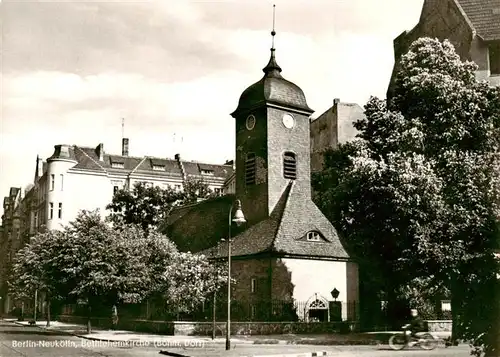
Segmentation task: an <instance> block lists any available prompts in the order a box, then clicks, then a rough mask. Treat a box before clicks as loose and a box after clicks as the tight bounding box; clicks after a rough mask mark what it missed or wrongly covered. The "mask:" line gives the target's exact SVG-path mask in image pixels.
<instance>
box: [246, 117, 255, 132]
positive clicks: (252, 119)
mask: <svg viewBox="0 0 500 357" xmlns="http://www.w3.org/2000/svg"><path fill="white" fill-rule="evenodd" d="M254 127H255V117H254V116H253V115H249V116H248V118H247V129H248V130H252V129H253V128H254Z"/></svg>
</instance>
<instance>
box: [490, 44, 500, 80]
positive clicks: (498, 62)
mask: <svg viewBox="0 0 500 357" xmlns="http://www.w3.org/2000/svg"><path fill="white" fill-rule="evenodd" d="M488 52H489V57H490V74H491V75H492V76H498V75H500V44H492V45H490V46H489V51H488Z"/></svg>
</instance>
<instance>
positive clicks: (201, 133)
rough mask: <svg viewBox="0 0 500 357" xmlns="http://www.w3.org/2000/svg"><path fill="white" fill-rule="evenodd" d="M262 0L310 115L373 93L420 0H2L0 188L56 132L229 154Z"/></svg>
mask: <svg viewBox="0 0 500 357" xmlns="http://www.w3.org/2000/svg"><path fill="white" fill-rule="evenodd" d="M273 4H276V18H275V30H276V33H277V34H276V36H275V47H276V59H277V62H278V64H279V65H280V67H281V68H282V69H283V71H282V75H283V77H284V78H286V79H287V80H290V81H292V82H294V83H296V84H297V85H299V86H300V87H301V88H302V90H303V91H304V93H305V95H306V98H307V102H308V104H309V106H310V107H311V108H312V109H313V110H315V113H314V114H313V117H317V116H318V115H320V114H321V113H323V112H324V111H325V110H327V109H328V108H330V107H331V106H332V102H333V99H334V98H340V100H341V102H350V103H358V104H359V105H361V106H363V105H364V104H365V103H366V101H367V100H368V99H369V97H370V96H371V95H374V96H378V97H381V98H384V97H385V92H386V90H387V86H388V83H389V78H390V75H391V71H392V67H393V64H394V54H393V53H394V52H393V47H392V44H393V39H394V38H395V37H396V36H398V35H399V34H400V33H401V32H403V31H404V30H410V29H411V28H413V27H414V26H415V25H416V23H417V22H418V18H419V16H420V10H421V8H422V4H423V0H404V1H403V0H377V1H374V0H274V1H271V0H219V1H202V0H200V1H188V0H168V1H167V0H157V1H146V0H142V1H141V0H139V1H125V0H121V1H113V0H107V1H101V2H98V1H90V0H89V1H62V0H61V1H40V2H36V1H32V0H31V1H22V0H16V1H14V0H3V1H2V0H0V23H1V25H0V26H1V29H0V30H1V32H2V36H1V58H0V59H1V66H2V68H1V69H2V70H1V73H0V75H1V92H0V100H1V102H0V108H1V112H0V114H1V118H0V119H1V121H0V195H3V196H6V195H8V191H9V188H10V187H21V188H24V187H26V186H27V185H28V184H30V183H32V181H33V177H34V171H35V163H36V156H37V155H40V157H42V158H43V159H46V158H47V157H50V155H51V154H52V153H53V151H54V145H57V144H71V145H80V146H87V147H95V146H97V145H98V144H99V143H103V144H104V150H105V151H106V152H108V153H114V154H120V153H121V138H122V132H123V134H124V136H125V137H128V138H129V139H130V149H129V150H130V155H131V156H144V155H148V156H156V157H166V158H173V157H174V155H175V154H176V153H179V154H180V155H181V158H183V159H186V160H196V161H201V162H206V163H220V164H223V163H224V162H225V161H226V160H230V159H232V158H233V156H234V151H235V146H234V140H235V139H234V138H235V133H234V130H235V129H234V119H233V118H232V117H231V116H230V113H231V112H232V111H233V110H234V109H236V107H237V104H238V99H239V96H240V95H241V93H242V92H243V90H244V89H245V88H247V87H248V86H250V85H251V84H253V83H254V82H257V81H258V80H260V79H261V77H262V76H263V72H262V68H263V67H264V66H265V65H266V64H267V62H268V60H269V56H270V51H269V50H270V47H271V35H270V32H271V30H272V23H273ZM122 119H123V120H122ZM122 122H123V123H124V125H123V128H122ZM0 197H1V196H0ZM1 210H2V208H0V212H1Z"/></svg>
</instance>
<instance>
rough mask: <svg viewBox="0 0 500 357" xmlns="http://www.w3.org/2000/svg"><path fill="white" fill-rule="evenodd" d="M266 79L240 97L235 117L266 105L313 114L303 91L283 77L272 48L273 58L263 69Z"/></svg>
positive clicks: (249, 88)
mask: <svg viewBox="0 0 500 357" xmlns="http://www.w3.org/2000/svg"><path fill="white" fill-rule="evenodd" d="M263 71H264V77H262V79H261V80H260V81H258V82H256V83H254V84H252V85H251V86H250V87H248V88H247V89H245V90H244V91H243V93H242V94H241V96H240V100H239V103H238V108H237V109H236V110H235V111H234V112H233V113H232V114H231V115H232V116H233V117H234V116H236V115H237V113H239V112H242V111H247V110H251V109H253V108H256V107H259V106H261V105H264V104H277V105H283V106H286V107H290V108H295V109H299V110H302V111H306V112H308V113H312V112H313V110H312V109H311V108H309V106H308V105H307V101H306V97H305V95H304V92H303V91H302V89H300V87H299V86H297V85H296V84H294V83H292V82H290V81H287V80H286V79H284V78H283V77H282V76H281V68H280V66H279V65H278V63H277V62H276V57H275V49H274V48H271V58H270V59H269V63H268V64H267V66H266V67H264V69H263Z"/></svg>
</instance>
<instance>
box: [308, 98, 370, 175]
mask: <svg viewBox="0 0 500 357" xmlns="http://www.w3.org/2000/svg"><path fill="white" fill-rule="evenodd" d="M364 118H365V114H364V109H363V108H362V107H361V106H360V105H358V104H356V103H342V102H340V99H338V98H335V99H334V100H333V106H332V107H331V108H329V109H328V110H326V111H325V112H324V113H323V114H321V115H320V116H319V117H317V118H316V119H313V120H311V125H310V126H311V171H312V172H318V171H321V170H322V168H323V157H324V152H325V151H327V150H329V149H336V148H338V146H339V144H345V143H346V142H348V141H351V140H353V139H354V138H355V137H356V135H357V134H358V131H357V129H356V128H355V127H354V123H355V122H357V121H358V120H362V119H364Z"/></svg>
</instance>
